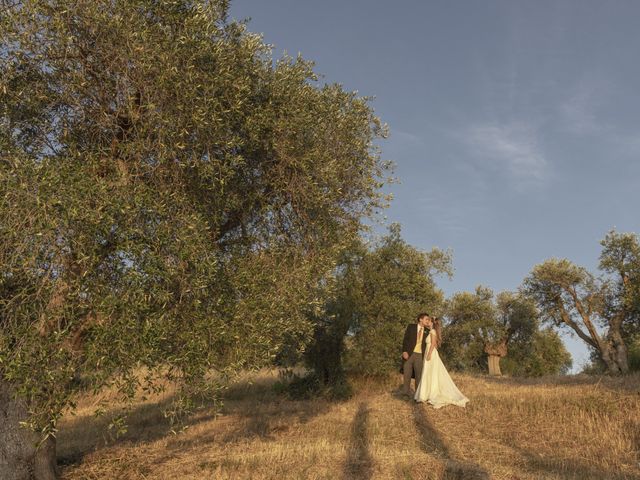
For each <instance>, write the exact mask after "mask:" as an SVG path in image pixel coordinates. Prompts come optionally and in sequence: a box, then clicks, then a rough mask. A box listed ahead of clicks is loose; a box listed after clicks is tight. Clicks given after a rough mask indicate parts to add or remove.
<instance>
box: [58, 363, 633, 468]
mask: <svg viewBox="0 0 640 480" xmlns="http://www.w3.org/2000/svg"><path fill="white" fill-rule="evenodd" d="M276 378H277V377H276V375H275V373H273V372H263V373H261V374H259V375H257V376H254V377H253V378H252V379H251V380H252V383H243V384H239V385H237V386H235V387H234V388H232V389H231V390H230V391H229V392H228V394H227V398H226V400H225V406H224V408H223V411H222V414H221V415H216V414H214V412H213V411H207V410H201V411H198V412H196V414H194V415H193V417H192V418H191V419H190V421H189V423H188V428H187V429H186V430H185V431H183V432H181V433H178V434H173V433H171V432H170V429H169V427H168V425H167V423H166V420H165V419H164V417H163V416H162V405H163V403H166V401H168V395H169V394H166V395H167V396H165V397H162V396H161V397H157V398H154V399H151V400H150V401H146V402H140V403H138V404H137V405H136V406H135V409H134V411H133V413H132V415H131V418H130V419H129V425H130V428H129V433H128V434H127V435H126V436H125V437H124V438H121V439H119V440H117V441H111V442H108V441H105V438H104V435H105V434H104V425H105V423H106V421H105V420H100V419H96V418H94V417H93V416H92V411H93V409H94V406H93V405H94V404H95V403H96V402H97V401H99V400H100V399H99V398H94V397H86V398H82V399H80V404H79V407H80V408H79V410H78V413H77V415H76V416H74V417H70V418H68V419H66V420H65V421H64V422H63V424H62V425H61V432H60V434H59V437H58V440H59V441H58V449H59V456H60V458H61V459H62V462H63V464H66V465H65V466H64V468H63V478H64V479H67V480H76V479H132V480H133V479H210V478H211V479H213V478H215V479H244V478H246V479H280V478H291V479H331V480H336V479H339V478H342V479H370V478H371V479H396V478H397V479H488V478H492V479H510V480H516V479H518V480H520V479H576V480H578V479H580V480H583V479H607V480H609V479H612V480H613V479H640V453H639V450H640V376H638V375H635V376H630V377H626V378H617V379H612V378H593V377H557V378H545V379H540V380H528V381H527V380H517V379H509V378H489V377H474V376H468V375H454V380H455V381H456V383H457V384H458V386H459V387H460V389H461V390H462V391H463V392H464V393H465V394H466V395H467V396H468V397H469V398H470V399H471V402H470V404H469V405H468V406H467V408H466V409H461V408H458V407H453V406H450V407H446V408H443V409H441V410H433V409H432V408H430V407H428V406H425V405H416V404H414V403H413V402H412V401H409V400H406V399H403V398H401V397H399V396H398V395H396V394H395V393H394V391H395V389H396V387H397V385H395V381H396V380H399V379H397V378H394V379H390V380H389V382H387V383H386V384H381V383H375V382H359V383H358V384H357V385H356V395H355V396H354V397H353V398H352V399H351V400H349V401H347V402H342V403H331V402H327V401H325V400H321V399H318V400H311V401H293V400H289V399H287V398H285V397H283V396H282V395H279V394H277V393H276V392H275V391H274V390H273V389H272V388H271V384H272V383H273V382H274V381H275V380H276ZM101 399H102V400H105V399H106V400H109V396H108V393H107V394H104V395H103V397H101Z"/></svg>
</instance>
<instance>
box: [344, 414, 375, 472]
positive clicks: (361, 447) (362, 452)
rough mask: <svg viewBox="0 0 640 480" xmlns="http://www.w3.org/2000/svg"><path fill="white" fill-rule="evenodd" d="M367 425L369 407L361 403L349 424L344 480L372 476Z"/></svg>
mask: <svg viewBox="0 0 640 480" xmlns="http://www.w3.org/2000/svg"><path fill="white" fill-rule="evenodd" d="M368 423H369V407H368V405H367V403H366V402H362V403H360V406H359V407H358V411H357V412H356V415H355V417H353V421H352V422H351V433H350V437H349V446H348V448H347V461H346V462H345V465H344V472H343V473H344V475H343V478H344V479H345V480H368V479H370V478H371V476H372V475H373V458H372V457H371V453H370V452H369V443H370V442H369V427H368Z"/></svg>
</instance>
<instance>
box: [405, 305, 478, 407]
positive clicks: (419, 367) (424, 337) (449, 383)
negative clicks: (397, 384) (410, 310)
mask: <svg viewBox="0 0 640 480" xmlns="http://www.w3.org/2000/svg"><path fill="white" fill-rule="evenodd" d="M441 341H442V324H441V322H440V319H439V318H437V317H431V316H430V315H429V314H428V313H421V314H420V315H418V318H417V323H413V324H410V325H407V329H406V330H405V332H404V339H403V341H402V374H403V377H404V385H403V388H404V392H403V393H404V394H405V395H409V396H411V377H412V376H415V379H416V380H415V383H416V392H415V395H414V399H415V401H416V402H428V403H430V404H431V405H433V407H434V408H440V407H444V406H445V405H457V406H459V407H464V406H465V405H466V404H467V402H468V401H469V399H468V398H467V397H465V396H464V395H463V394H462V393H461V392H460V390H458V387H456V385H455V383H453V380H451V377H450V376H449V372H447V369H446V368H445V366H444V364H443V363H442V360H440V355H439V354H438V347H439V346H440V343H441Z"/></svg>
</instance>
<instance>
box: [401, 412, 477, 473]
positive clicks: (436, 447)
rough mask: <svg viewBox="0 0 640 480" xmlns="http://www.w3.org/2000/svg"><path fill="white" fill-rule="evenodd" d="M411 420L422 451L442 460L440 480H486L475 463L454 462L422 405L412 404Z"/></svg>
mask: <svg viewBox="0 0 640 480" xmlns="http://www.w3.org/2000/svg"><path fill="white" fill-rule="evenodd" d="M413 418H414V423H415V425H416V429H417V430H418V433H419V435H420V445H421V448H422V451H423V452H425V453H427V454H429V455H433V456H435V457H436V458H439V459H440V460H442V462H443V464H444V468H443V471H442V476H441V477H440V479H441V480H488V479H489V478H490V476H489V474H488V472H487V471H486V470H484V469H483V468H482V467H480V466H479V465H477V464H475V463H471V462H465V461H461V460H456V459H455V458H453V456H452V454H451V452H450V450H449V447H448V446H447V444H446V443H445V442H444V440H443V439H442V437H441V436H440V434H439V433H438V431H437V430H436V428H435V427H434V425H433V422H431V420H430V419H429V416H428V415H427V411H426V409H425V406H424V405H423V404H414V406H413Z"/></svg>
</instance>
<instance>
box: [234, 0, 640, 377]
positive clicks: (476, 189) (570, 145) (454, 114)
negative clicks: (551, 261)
mask: <svg viewBox="0 0 640 480" xmlns="http://www.w3.org/2000/svg"><path fill="white" fill-rule="evenodd" d="M231 17H232V18H235V19H246V18H249V17H250V19H251V20H250V22H249V30H251V31H254V32H261V33H263V34H264V39H265V41H266V42H267V43H270V44H273V45H274V54H275V56H280V55H281V54H282V52H283V51H287V52H288V53H289V54H291V55H294V56H295V55H297V54H298V53H301V54H302V56H303V57H305V58H306V59H309V60H313V61H315V63H316V71H317V72H318V73H320V74H322V75H323V81H326V82H329V83H334V82H338V83H341V84H343V85H344V87H345V88H346V89H348V90H357V91H358V92H359V94H360V95H363V96H374V97H375V99H374V100H373V102H372V105H373V107H374V109H375V111H376V113H377V114H378V116H380V117H381V119H382V120H383V121H384V122H386V123H387V124H388V125H389V129H390V138H389V139H388V140H385V141H383V142H382V143H381V146H382V150H383V157H384V158H386V159H391V160H393V161H395V163H396V171H395V175H396V176H397V177H398V178H399V180H400V182H401V183H400V184H397V185H392V186H391V187H390V188H389V190H390V191H391V192H392V193H393V195H394V200H393V203H392V205H391V207H390V208H389V209H388V211H387V217H388V220H389V222H398V223H400V224H401V225H402V231H403V236H404V238H405V239H406V240H407V241H408V242H409V243H411V244H412V245H414V246H416V247H418V248H422V249H425V250H426V249H430V248H431V247H432V246H438V247H441V248H451V249H452V250H453V255H454V267H455V270H456V273H455V276H454V278H453V280H452V281H448V280H446V279H442V280H440V281H439V284H440V286H441V287H442V288H443V289H444V291H445V292H446V293H447V294H448V295H450V294H451V293H453V292H456V291H461V290H473V289H474V288H475V286H476V285H478V284H483V285H487V286H489V287H491V288H493V289H494V290H495V291H496V292H498V291H501V290H514V289H516V288H517V287H518V286H519V285H520V283H521V282H522V280H523V278H524V277H525V276H526V275H527V274H528V272H529V271H530V270H531V268H532V267H533V266H534V265H535V264H537V263H539V262H541V261H543V260H545V259H547V258H550V257H565V258H568V259H570V260H572V261H574V262H576V263H578V264H580V265H583V266H585V267H587V268H589V269H591V270H592V271H595V270H596V268H597V263H598V255H599V253H600V245H599V241H600V240H601V239H602V238H603V237H604V235H605V234H606V233H607V231H609V230H610V229H612V228H614V227H615V228H616V230H618V231H621V232H628V231H631V232H638V231H640V216H639V215H638V211H639V210H640V209H639V207H640V199H639V193H640V188H639V181H638V180H639V179H640V161H639V160H640V95H639V91H638V90H639V87H640V61H639V60H640V28H638V21H639V19H640V2H639V1H637V0H628V1H623V0H608V1H601V0H570V1H562V0H553V1H548V0H536V1H535V2H534V1H523V0H486V1H476V0H464V1H463V0H438V1H424V0H423V1H418V0H415V1H409V0H404V1H403V0H398V1H396V2H389V1H382V0H323V1H311V0H235V1H232V5H231ZM564 338H565V341H566V343H567V346H568V348H569V350H570V351H571V353H572V355H573V357H574V368H577V367H580V366H581V364H582V363H583V362H584V360H585V359H586V347H584V345H583V344H582V343H581V342H580V341H579V340H576V339H572V338H571V337H569V336H565V337H564Z"/></svg>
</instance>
